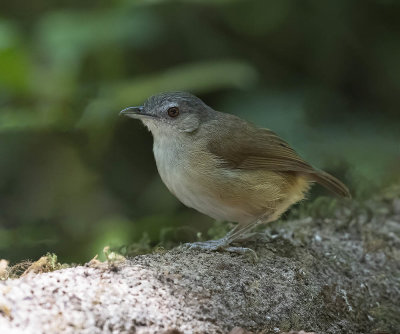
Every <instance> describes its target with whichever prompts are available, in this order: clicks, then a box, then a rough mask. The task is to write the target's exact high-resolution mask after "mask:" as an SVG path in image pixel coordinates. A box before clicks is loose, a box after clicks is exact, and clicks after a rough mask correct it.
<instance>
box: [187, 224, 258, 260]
mask: <svg viewBox="0 0 400 334" xmlns="http://www.w3.org/2000/svg"><path fill="white" fill-rule="evenodd" d="M261 219H262V218H260V219H257V220H256V221H254V222H251V223H249V224H246V225H244V226H243V225H242V226H240V225H236V226H235V227H234V228H233V229H232V230H231V231H229V232H228V233H227V234H226V236H225V237H223V238H221V239H218V240H209V241H199V242H191V243H186V244H184V245H183V246H184V247H185V248H187V249H202V250H208V251H218V250H223V251H227V252H232V253H238V254H248V255H250V256H251V257H252V259H253V260H254V261H255V262H256V261H257V259H258V258H257V254H256V252H255V251H254V250H252V249H251V248H248V247H234V246H230V244H231V243H232V242H234V241H237V240H238V239H240V238H241V237H243V236H244V235H245V234H246V233H247V232H249V231H250V230H251V229H253V228H254V227H255V226H257V225H258V224H259V223H261Z"/></svg>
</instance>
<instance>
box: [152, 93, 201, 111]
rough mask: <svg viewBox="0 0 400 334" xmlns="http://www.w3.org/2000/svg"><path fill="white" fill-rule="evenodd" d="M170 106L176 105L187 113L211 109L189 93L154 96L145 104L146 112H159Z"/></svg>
mask: <svg viewBox="0 0 400 334" xmlns="http://www.w3.org/2000/svg"><path fill="white" fill-rule="evenodd" d="M168 104H176V105H177V106H179V107H180V108H182V109H184V110H186V111H202V110H204V109H208V108H209V107H208V106H207V105H206V104H205V103H204V102H203V101H202V100H200V99H199V98H198V97H197V96H194V95H193V94H190V93H187V92H166V93H160V94H157V95H153V96H151V97H149V98H148V99H147V101H146V102H145V103H144V109H145V110H149V111H150V110H157V109H159V108H160V107H162V106H164V105H168Z"/></svg>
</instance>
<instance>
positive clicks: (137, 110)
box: [119, 106, 148, 118]
mask: <svg viewBox="0 0 400 334" xmlns="http://www.w3.org/2000/svg"><path fill="white" fill-rule="evenodd" d="M143 109H144V108H143V106H139V107H128V108H125V109H123V110H121V111H120V112H119V115H120V116H128V117H133V118H136V117H137V116H139V117H140V116H141V115H143V116H148V115H147V114H145V113H144V112H143Z"/></svg>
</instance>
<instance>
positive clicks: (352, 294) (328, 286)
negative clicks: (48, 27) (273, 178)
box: [0, 203, 400, 334]
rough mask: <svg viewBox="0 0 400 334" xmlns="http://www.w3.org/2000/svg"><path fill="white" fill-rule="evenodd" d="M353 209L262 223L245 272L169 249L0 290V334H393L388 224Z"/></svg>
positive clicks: (395, 239)
mask: <svg viewBox="0 0 400 334" xmlns="http://www.w3.org/2000/svg"><path fill="white" fill-rule="evenodd" d="M376 206H379V203H373V206H372V208H375V207H376ZM363 210H364V209H363V207H362V206H360V207H358V206H356V205H354V207H352V208H350V209H348V208H347V209H346V210H339V211H340V212H341V213H340V214H338V213H335V217H334V218H331V219H329V223H328V222H327V221H326V219H325V218H326V217H321V218H318V217H314V218H313V219H309V218H308V219H300V220H295V221H288V222H285V223H275V224H272V226H270V227H269V228H267V230H266V232H265V233H264V235H262V236H261V237H260V238H259V239H257V240H255V241H253V242H252V243H249V244H248V246H250V247H252V248H253V249H255V250H256V251H257V254H258V256H259V261H258V262H257V263H253V262H252V261H250V259H249V258H247V257H246V256H244V255H240V256H239V255H236V254H229V253H201V252H198V251H187V250H181V249H173V250H171V251H168V252H165V253H162V254H161V253H154V254H148V255H141V256H137V257H135V258H133V259H130V260H126V261H118V262H115V263H114V262H113V263H110V264H107V263H106V264H104V263H103V264H102V263H99V262H98V261H97V262H96V263H94V262H92V263H91V264H90V265H88V266H86V267H85V266H79V267H75V268H68V269H63V270H58V271H54V272H50V273H43V274H28V275H26V276H24V277H21V278H19V279H15V280H10V279H9V280H6V281H3V282H0V328H1V333H46V334H52V333H57V334H58V333H90V334H92V333H93V334H96V333H137V334H141V333H146V334H147V333H163V334H167V333H168V334H173V333H174V334H180V333H185V334H186V333H207V334H213V333H231V334H239V333H240V334H250V333H310V332H316V333H331V334H336V333H371V332H387V333H396V332H398V330H399V328H400V317H399V314H400V280H399V277H400V266H399V263H400V251H399V249H400V245H399V240H400V235H399V231H400V228H399V223H398V222H397V223H396V221H395V220H394V219H393V217H391V216H390V215H393V213H390V212H393V210H388V212H386V213H385V214H383V213H382V211H379V214H377V215H376V216H375V215H374V214H372V215H370V214H367V213H366V212H364V211H363ZM365 210H370V211H373V210H374V209H368V208H367V209H365ZM358 216H362V217H364V218H362V219H357V217H358ZM365 217H369V218H368V219H366V218H365ZM269 230H273V231H274V233H273V237H271V236H270V233H269V232H268V231H269ZM276 231H278V232H276Z"/></svg>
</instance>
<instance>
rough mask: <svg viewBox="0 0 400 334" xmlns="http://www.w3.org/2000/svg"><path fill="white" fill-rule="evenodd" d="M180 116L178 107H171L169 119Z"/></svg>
mask: <svg viewBox="0 0 400 334" xmlns="http://www.w3.org/2000/svg"><path fill="white" fill-rule="evenodd" d="M178 115H179V109H178V107H171V108H169V109H168V116H169V117H176V116H178Z"/></svg>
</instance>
